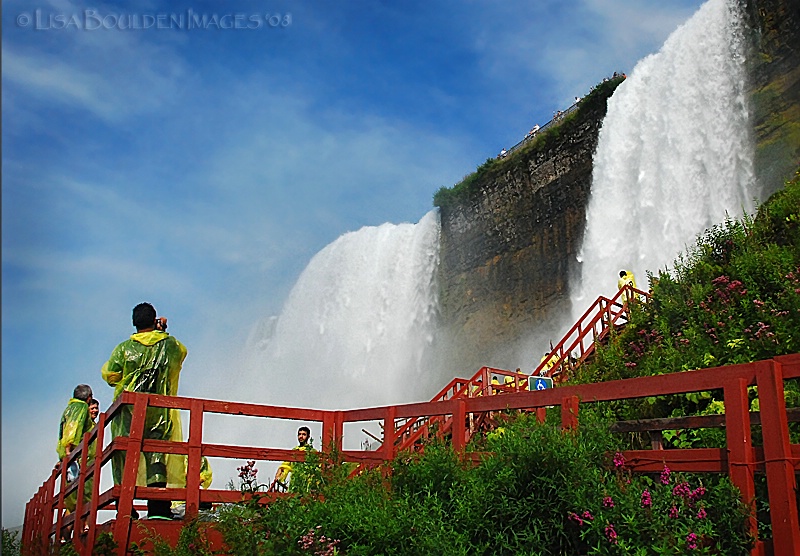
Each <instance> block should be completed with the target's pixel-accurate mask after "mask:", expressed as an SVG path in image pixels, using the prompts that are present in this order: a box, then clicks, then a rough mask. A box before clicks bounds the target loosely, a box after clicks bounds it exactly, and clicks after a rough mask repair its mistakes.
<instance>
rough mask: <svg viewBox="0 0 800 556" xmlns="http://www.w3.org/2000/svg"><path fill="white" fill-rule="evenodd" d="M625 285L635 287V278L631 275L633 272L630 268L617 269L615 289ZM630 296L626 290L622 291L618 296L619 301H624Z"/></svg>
mask: <svg viewBox="0 0 800 556" xmlns="http://www.w3.org/2000/svg"><path fill="white" fill-rule="evenodd" d="M625 286H631V287H632V288H635V287H636V279H635V278H634V277H633V272H631V271H630V270H620V271H619V280H617V289H618V290H621V289H622V288H624V287H625ZM629 298H630V296H629V294H628V292H623V294H622V296H620V301H622V302H623V303H625V302H626V301H628V299H629Z"/></svg>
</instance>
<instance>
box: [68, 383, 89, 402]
mask: <svg viewBox="0 0 800 556" xmlns="http://www.w3.org/2000/svg"><path fill="white" fill-rule="evenodd" d="M72 397H73V398H75V399H76V400H81V401H84V402H87V403H88V401H89V400H90V399H92V387H91V386H89V385H88V384H78V385H77V386H76V387H75V390H73V391H72Z"/></svg>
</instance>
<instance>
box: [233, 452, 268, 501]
mask: <svg viewBox="0 0 800 556" xmlns="http://www.w3.org/2000/svg"><path fill="white" fill-rule="evenodd" d="M236 470H237V471H238V472H239V485H240V486H239V490H241V491H242V493H249V494H255V493H256V492H258V491H259V490H261V489H262V488H263V487H264V486H265V485H260V484H259V483H258V469H257V468H256V462H255V460H248V461H247V463H246V464H245V465H243V466H241V467H237V468H236Z"/></svg>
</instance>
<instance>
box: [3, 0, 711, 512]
mask: <svg viewBox="0 0 800 556" xmlns="http://www.w3.org/2000/svg"><path fill="white" fill-rule="evenodd" d="M700 4H701V2H700V1H699V0H675V1H672V2H669V3H662V2H640V1H639V0H575V1H571V0H570V1H563V0H542V1H537V2H530V1H517V0H505V1H503V2H497V1H489V0H474V1H462V2H455V1H440V2H421V1H408V2H399V1H395V2H390V1H372V2H366V1H351V2H345V1H344V0H342V1H339V2H331V1H330V0H325V1H322V0H321V1H310V0H270V1H269V2H225V3H222V2H193V3H187V2H157V1H152V2H139V3H113V2H95V3H91V4H84V3H78V2H70V1H68V0H64V1H59V0H52V1H51V2H45V1H42V2H40V3H36V2H29V1H26V2H22V1H7V2H4V3H3V20H2V23H3V38H2V41H3V43H2V67H3V74H2V94H3V120H2V145H3V153H2V163H3V166H2V201H3V202H2V341H3V350H2V435H3V436H2V443H3V446H2V447H3V452H2V453H3V457H2V492H3V505H2V508H3V519H2V521H3V525H4V526H15V525H18V524H20V523H21V521H22V514H23V511H24V504H25V502H26V501H27V500H28V499H29V498H30V496H32V495H33V493H34V492H35V490H36V488H38V486H39V485H40V484H41V482H42V481H43V480H44V478H45V477H46V475H47V474H48V473H49V471H50V469H52V466H53V464H54V463H55V460H56V455H55V441H56V433H57V425H58V420H59V418H60V414H61V412H62V410H63V408H64V406H65V404H66V402H67V400H68V399H69V397H70V394H71V391H72V389H73V388H74V386H75V385H76V384H78V383H82V382H86V383H89V384H91V385H92V386H93V387H94V389H95V393H96V396H97V397H98V398H99V399H100V400H101V402H102V407H107V406H108V405H109V403H110V401H111V393H112V391H111V388H109V387H107V386H106V385H105V384H104V383H103V382H102V380H101V379H100V374H99V369H100V366H101V365H102V363H103V362H104V361H105V360H106V359H107V357H108V355H109V353H110V352H111V350H112V349H113V347H114V346H115V345H116V344H117V343H118V342H119V341H121V340H123V339H124V338H125V337H126V336H127V335H128V334H130V333H131V332H132V329H131V325H130V310H131V308H132V307H133V306H134V305H135V304H136V303H138V302H140V301H143V300H147V301H151V302H152V303H154V305H155V306H156V308H157V309H158V310H159V312H160V314H163V315H165V316H167V317H169V319H170V332H172V333H173V334H175V335H176V336H177V337H178V338H180V339H181V340H182V341H183V342H184V343H186V344H187V346H188V347H189V350H190V355H189V359H188V360H187V363H186V366H185V367H184V373H183V377H182V382H181V389H180V391H181V393H182V394H184V395H189V396H202V397H210V398H213V397H216V396H215V391H216V390H217V387H218V385H219V384H220V383H221V382H224V381H226V380H235V364H234V363H235V362H236V360H237V357H238V356H239V354H240V352H241V349H242V347H243V346H244V342H245V339H246V337H247V335H248V333H249V331H250V330H251V329H252V327H253V325H254V324H255V323H256V322H257V321H258V320H259V319H261V318H263V317H265V316H267V315H271V314H277V313H278V312H279V311H280V308H281V306H282V303H283V301H284V299H285V297H286V295H287V294H288V292H289V290H290V289H291V286H292V284H293V283H294V281H295V280H296V278H297V276H298V275H299V273H300V272H301V271H302V269H303V268H304V267H305V265H306V263H307V262H308V261H309V259H310V258H311V257H312V256H313V255H314V254H315V253H316V252H317V251H319V250H320V249H321V248H322V247H324V246H325V245H327V244H328V243H330V242H331V241H333V240H335V239H336V238H337V237H338V236H339V235H341V234H342V233H344V232H347V231H351V230H356V229H358V228H361V227H362V226H369V225H379V224H381V223H383V222H387V221H389V222H394V223H400V222H417V221H418V220H419V219H420V218H421V217H422V216H423V215H424V214H425V213H426V212H427V211H428V210H430V209H431V208H432V202H431V201H432V196H433V193H434V192H435V191H436V190H437V189H438V188H439V187H441V186H443V185H447V186H449V185H452V184H453V183H455V182H457V181H459V180H460V179H461V177H462V176H464V175H465V174H467V173H469V172H470V171H472V170H473V169H474V168H475V167H476V166H477V165H479V164H480V163H482V162H483V161H484V160H485V159H486V158H487V157H489V156H494V155H496V154H497V152H499V151H500V149H501V148H503V147H509V146H511V145H513V144H514V143H516V142H517V141H518V140H520V139H521V138H522V137H523V136H524V134H525V132H526V131H527V130H528V129H530V127H532V126H533V124H536V123H539V124H540V125H541V124H544V123H545V122H546V121H548V120H549V119H550V117H551V116H552V114H553V112H554V111H555V110H558V109H563V108H565V107H567V106H569V105H570V104H571V103H572V99H573V98H574V97H575V96H576V95H583V94H585V93H586V92H588V90H589V88H590V87H591V86H592V85H594V84H595V83H597V82H598V81H600V80H602V78H603V77H605V76H607V75H610V74H611V73H612V72H614V71H615V70H618V71H630V70H631V68H633V66H634V65H635V63H636V62H637V61H638V60H639V59H641V58H642V57H644V56H645V55H647V54H649V53H651V52H654V51H656V50H657V49H658V48H659V47H660V45H661V44H662V42H663V41H664V39H665V38H666V37H667V36H668V34H669V33H670V32H672V31H673V30H674V29H675V28H676V27H677V26H678V25H679V24H680V23H681V22H683V21H684V20H685V19H687V18H688V17H689V16H690V15H691V14H692V13H693V12H694V11H695V10H696V9H697V8H698V7H699V5H700ZM87 10H89V11H88V12H87ZM189 10H192V11H193V12H194V13H195V14H205V15H207V16H209V17H210V18H213V17H216V18H217V20H218V21H223V25H225V24H233V22H235V21H237V19H236V18H238V21H239V23H240V24H248V25H251V26H255V25H256V22H257V24H258V28H257V29H242V28H229V29H220V28H218V27H216V26H214V25H213V24H212V25H209V26H208V28H194V29H186V28H183V29H180V28H172V29H168V28H154V27H153V26H151V27H150V28H147V29H141V28H139V29H120V27H121V26H126V22H131V21H135V20H134V19H133V18H134V17H138V18H139V19H138V21H139V26H142V25H143V23H144V22H145V21H147V20H146V19H145V18H146V17H150V18H155V17H156V16H162V20H161V21H168V19H169V17H170V16H174V17H176V18H177V17H180V16H183V17H184V21H186V18H187V13H188V12H189ZM267 14H269V15H270V16H272V17H273V18H272V20H270V19H268V18H267V17H266V16H267ZM223 16H227V19H225V20H222V18H223ZM276 16H277V19H276ZM59 17H60V19H59ZM98 18H105V19H102V20H99V19H98ZM67 21H69V22H71V23H70V25H68V26H65V25H64V22H67ZM98 21H101V23H99V24H98ZM149 21H151V22H152V21H154V20H153V19H150V20H149ZM120 22H121V23H120ZM274 23H277V25H276V26H273V25H272V24H274ZM98 26H99V28H96V27H98ZM87 27H89V28H87ZM232 367H234V368H232ZM221 479H223V480H227V478H222V477H221Z"/></svg>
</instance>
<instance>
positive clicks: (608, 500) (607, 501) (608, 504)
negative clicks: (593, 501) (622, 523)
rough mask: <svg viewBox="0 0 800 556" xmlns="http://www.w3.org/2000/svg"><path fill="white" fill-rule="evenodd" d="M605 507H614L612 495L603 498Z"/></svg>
mask: <svg viewBox="0 0 800 556" xmlns="http://www.w3.org/2000/svg"><path fill="white" fill-rule="evenodd" d="M603 507H604V508H613V507H614V499H613V498H611V497H610V496H606V497H605V498H603Z"/></svg>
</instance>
